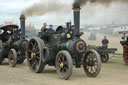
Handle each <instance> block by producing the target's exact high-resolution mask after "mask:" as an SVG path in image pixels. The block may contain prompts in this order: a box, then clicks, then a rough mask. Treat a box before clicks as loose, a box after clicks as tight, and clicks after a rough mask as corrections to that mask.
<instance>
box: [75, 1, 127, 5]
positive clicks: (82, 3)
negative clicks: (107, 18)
mask: <svg viewBox="0 0 128 85" xmlns="http://www.w3.org/2000/svg"><path fill="white" fill-rule="evenodd" d="M112 2H118V3H126V4H128V0H74V3H73V5H77V4H80V6H81V7H82V6H85V5H86V4H87V3H95V4H101V5H106V6H108V5H109V4H111V3H112Z"/></svg>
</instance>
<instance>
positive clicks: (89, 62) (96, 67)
mask: <svg viewBox="0 0 128 85" xmlns="http://www.w3.org/2000/svg"><path fill="white" fill-rule="evenodd" d="M83 69H84V71H85V73H86V74H87V75H88V76H89V77H96V76H97V75H98V74H99V72H100V70H101V59H100V55H99V54H98V53H97V52H96V51H95V50H91V49H90V50H88V51H87V52H86V53H85V55H84V58H83Z"/></svg>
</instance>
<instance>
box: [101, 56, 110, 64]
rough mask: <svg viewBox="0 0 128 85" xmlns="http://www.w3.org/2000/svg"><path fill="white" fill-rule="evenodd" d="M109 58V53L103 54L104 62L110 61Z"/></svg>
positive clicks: (102, 59)
mask: <svg viewBox="0 0 128 85" xmlns="http://www.w3.org/2000/svg"><path fill="white" fill-rule="evenodd" d="M108 60H109V55H108V54H103V55H101V61H102V62H104V63H106V62H108Z"/></svg>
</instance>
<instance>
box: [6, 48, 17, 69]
mask: <svg viewBox="0 0 128 85" xmlns="http://www.w3.org/2000/svg"><path fill="white" fill-rule="evenodd" d="M8 62H9V65H10V66H11V67H15V66H16V63H17V53H16V50H15V49H11V50H10V51H9V53H8Z"/></svg>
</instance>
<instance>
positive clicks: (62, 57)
mask: <svg viewBox="0 0 128 85" xmlns="http://www.w3.org/2000/svg"><path fill="white" fill-rule="evenodd" d="M72 67H73V62H72V57H71V55H70V54H69V52H67V51H60V52H59V53H58V54H57V56H56V71H57V74H58V75H59V77H60V78H62V79H65V80H68V79H69V78H70V76H71V74H72Z"/></svg>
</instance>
